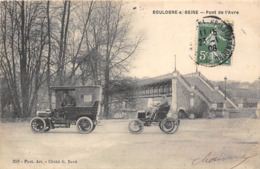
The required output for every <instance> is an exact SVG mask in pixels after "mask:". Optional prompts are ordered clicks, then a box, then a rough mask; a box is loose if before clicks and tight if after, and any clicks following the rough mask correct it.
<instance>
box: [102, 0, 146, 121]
mask: <svg viewBox="0 0 260 169" xmlns="http://www.w3.org/2000/svg"><path fill="white" fill-rule="evenodd" d="M123 5H124V3H123V2H115V3H112V2H110V1H109V2H105V3H102V5H101V6H102V13H101V17H102V18H104V24H105V25H104V30H103V31H104V32H103V33H104V36H105V42H104V47H103V51H102V52H103V54H104V56H105V69H104V76H105V82H104V83H105V84H104V113H105V114H106V116H107V117H108V114H109V97H110V95H109V88H110V80H111V78H112V77H111V75H113V76H114V78H116V77H117V76H118V75H120V74H121V73H122V71H123V70H127V65H126V63H127V62H126V61H127V60H129V59H130V58H131V57H132V56H133V54H134V53H135V52H136V49H137V47H138V46H139V44H140V43H141V42H142V40H143V39H142V36H139V37H137V40H136V41H134V42H133V41H132V40H131V39H132V37H131V36H130V32H131V17H129V15H127V14H126V13H125V12H124V11H123V10H122V9H123Z"/></svg>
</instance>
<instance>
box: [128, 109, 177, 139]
mask: <svg viewBox="0 0 260 169" xmlns="http://www.w3.org/2000/svg"><path fill="white" fill-rule="evenodd" d="M154 106H156V105H154ZM169 110H170V105H166V106H162V107H159V108H158V110H156V112H155V113H154V114H153V115H152V117H151V118H150V113H151V112H149V111H146V110H139V111H137V119H135V120H132V121H131V122H130V123H129V125H128V129H129V132H130V133H132V134H140V133H142V131H143V129H144V126H147V127H149V126H154V125H157V126H158V125H159V128H160V129H161V131H163V132H164V133H166V134H174V133H176V132H177V130H178V127H179V124H180V120H179V119H175V118H173V117H167V115H168V112H169Z"/></svg>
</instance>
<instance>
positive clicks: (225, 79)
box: [224, 76, 227, 100]
mask: <svg viewBox="0 0 260 169" xmlns="http://www.w3.org/2000/svg"><path fill="white" fill-rule="evenodd" d="M224 81H225V100H226V99H227V77H226V76H225V78H224Z"/></svg>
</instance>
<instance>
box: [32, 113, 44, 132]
mask: <svg viewBox="0 0 260 169" xmlns="http://www.w3.org/2000/svg"><path fill="white" fill-rule="evenodd" d="M45 128H46V122H45V120H44V119H43V118H40V117H34V118H33V119H32V120H31V129H32V131H33V132H34V133H42V132H44V129H45Z"/></svg>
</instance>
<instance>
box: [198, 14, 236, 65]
mask: <svg viewBox="0 0 260 169" xmlns="http://www.w3.org/2000/svg"><path fill="white" fill-rule="evenodd" d="M233 26H234V24H233V23H232V22H230V21H223V20H222V19H220V18H219V17H216V16H206V17H203V20H202V21H199V22H198V32H197V33H198V35H197V51H196V63H197V64H200V65H203V66H209V67H213V66H218V65H231V56H232V54H233V51H234V48H235V36H234V32H233Z"/></svg>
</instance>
